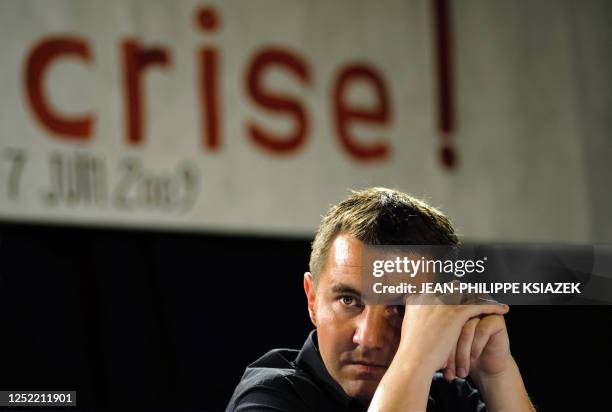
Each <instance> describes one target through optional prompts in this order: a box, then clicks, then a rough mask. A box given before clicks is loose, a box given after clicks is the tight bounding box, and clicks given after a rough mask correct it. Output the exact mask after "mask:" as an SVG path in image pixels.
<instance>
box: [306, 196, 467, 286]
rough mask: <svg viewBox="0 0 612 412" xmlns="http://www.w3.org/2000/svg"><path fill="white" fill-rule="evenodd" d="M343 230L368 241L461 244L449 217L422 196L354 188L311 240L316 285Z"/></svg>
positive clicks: (311, 263) (404, 243) (400, 243)
mask: <svg viewBox="0 0 612 412" xmlns="http://www.w3.org/2000/svg"><path fill="white" fill-rule="evenodd" d="M341 233H345V234H349V235H351V236H353V237H355V238H356V239H358V240H360V241H361V242H363V243H365V244H368V245H452V246H456V245H458V244H459V240H458V238H457V235H456V234H455V231H454V229H453V227H452V225H451V223H450V220H449V219H448V217H446V216H445V215H444V214H443V213H442V212H440V211H439V210H438V209H436V208H434V207H432V206H429V205H428V204H426V203H425V202H423V201H421V200H419V199H416V198H414V197H412V196H410V195H408V194H406V193H403V192H400V191H398V190H393V189H388V188H384V187H372V188H369V189H365V190H359V191H351V195H350V196H349V197H348V198H346V199H345V200H343V201H342V202H340V203H338V204H337V205H335V206H332V207H331V209H329V211H328V212H327V214H326V215H325V216H323V219H322V221H321V225H320V226H319V229H318V231H317V234H316V235H315V238H314V241H313V242H312V252H311V254H310V263H309V266H310V273H311V274H312V276H313V279H314V282H315V285H316V284H317V282H318V279H319V276H320V274H321V272H322V271H323V270H324V266H325V263H326V262H327V256H328V254H329V249H330V248H331V245H332V243H333V242H334V240H335V239H336V237H337V236H338V235H339V234H341Z"/></svg>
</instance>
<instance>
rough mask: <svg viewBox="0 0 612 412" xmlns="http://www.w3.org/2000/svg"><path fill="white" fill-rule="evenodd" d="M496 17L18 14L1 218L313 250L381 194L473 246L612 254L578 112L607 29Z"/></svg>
mask: <svg viewBox="0 0 612 412" xmlns="http://www.w3.org/2000/svg"><path fill="white" fill-rule="evenodd" d="M442 3H444V2H442ZM492 3H493V2H487V1H475V2H467V3H465V4H464V3H461V6H460V7H457V5H456V4H455V3H452V4H451V6H453V7H451V8H450V11H451V13H450V14H449V15H448V20H447V21H445V20H444V19H443V18H442V19H441V16H442V15H441V14H440V13H436V9H435V8H434V3H433V2H429V1H426V0H420V1H417V0H415V1H409V2H406V1H383V2H373V1H326V0H321V1H303V2H299V1H281V0H278V1H275V0H274V1H273V0H270V1H225V2H220V1H219V2H217V1H214V2H206V3H203V2H197V1H180V2H170V1H151V0H146V1H145V0H142V1H119V0H115V1H23V0H15V1H6V0H5V1H2V2H0V50H1V51H2V61H1V63H0V82H1V85H2V93H1V95H0V99H1V104H2V110H1V112H0V151H1V153H0V155H1V157H0V218H1V219H3V220H25V221H50V222H69V223H79V224H91V225H113V226H117V225H120V226H126V225H127V226H132V227H139V228H174V229H185V230H206V231H224V232H235V233H270V234H284V235H310V234H311V233H312V232H313V231H314V230H315V228H316V226H317V224H318V222H319V219H320V215H321V214H323V213H324V212H325V210H326V209H327V208H328V207H329V205H330V204H332V203H334V202H336V201H338V200H339V199H341V198H343V197H344V196H346V194H347V189H349V188H360V187H365V186H372V185H379V186H382V185H384V186H392V187H396V188H399V189H402V190H405V191H407V192H409V193H412V194H414V195H416V196H418V197H422V198H425V199H426V200H428V201H430V202H432V203H433V204H434V205H437V206H441V207H442V209H443V210H444V211H445V212H447V213H448V214H449V215H450V216H451V218H452V220H453V221H454V222H455V224H456V225H457V227H458V229H459V232H460V233H461V234H463V235H466V236H468V237H470V238H472V239H475V240H495V241H500V240H501V241H504V240H507V241H562V242H594V241H596V240H612V237H610V236H609V231H608V232H604V233H603V234H602V233H598V234H597V235H595V234H594V231H593V230H592V227H593V225H594V224H593V222H594V221H595V217H596V213H594V212H593V211H594V210H595V209H594V208H593V207H592V205H591V203H592V199H593V197H592V193H591V192H592V190H593V188H594V187H595V185H596V183H593V184H591V185H590V186H589V183H588V182H594V181H595V180H593V179H596V178H595V177H593V176H592V175H590V174H589V160H588V157H587V156H586V155H585V149H584V146H585V144H586V141H585V139H587V137H588V136H585V135H584V133H582V132H583V131H584V129H583V128H582V129H581V127H582V126H581V122H580V120H581V119H584V116H583V117H581V116H582V115H581V112H580V110H578V108H577V107H578V103H577V102H579V101H580V100H579V99H580V98H581V96H578V95H577V94H576V90H578V89H577V87H578V86H579V84H578V82H579V79H577V78H576V74H575V72H574V70H575V68H576V64H578V63H576V62H575V61H573V53H575V51H574V50H575V49H574V48H573V47H574V46H575V43H576V41H577V40H576V39H577V38H578V37H579V36H583V37H584V36H588V35H589V33H592V32H593V30H594V29H591V28H585V29H584V30H583V31H578V32H575V33H574V37H572V36H565V34H566V33H567V32H568V28H567V24H568V23H567V22H566V21H565V20H564V18H565V17H567V16H568V15H570V14H571V13H572V7H571V5H569V4H565V3H563V4H562V5H561V6H557V7H555V5H556V4H557V3H556V2H547V3H546V2H539V4H538V5H537V6H527V4H529V5H531V4H532V3H531V2H519V1H514V2H504V4H503V5H500V4H499V3H498V2H495V5H493V4H492ZM545 3H546V4H545ZM528 7H529V10H528ZM534 9H535V11H534ZM593 10H595V9H594V8H593V7H591V8H590V9H588V10H587V11H588V13H593V12H594V11H593ZM437 11H438V12H439V11H440V10H437ZM595 11H596V10H595ZM574 12H575V10H574ZM583 14H584V13H583ZM544 17H545V18H546V21H545V22H544V21H543V19H544ZM538 19H540V20H542V21H540V20H538ZM519 23H520V24H519ZM544 23H545V24H544ZM534 24H535V25H534ZM597 27H605V19H601V26H597ZM446 29H448V30H447V33H446V34H447V35H448V36H449V37H448V38H447V39H446V40H447V42H446V43H444V42H443V43H440V41H441V38H440V35H444V33H445V30H446ZM602 30H603V29H602ZM607 30H608V31H609V29H607ZM441 33H442V34H441ZM576 33H578V34H576ZM563 36H565V37H563ZM448 45H450V47H449V48H448V49H447V48H446V46H448ZM596 52H597V50H594V51H593V53H596ZM590 55H591V54H590ZM590 55H589V56H590ZM445 56H446V57H449V58H450V60H449V62H448V63H449V64H448V65H447V66H445V67H447V69H448V70H449V72H448V73H442V74H440V72H439V71H438V62H439V61H440V60H439V59H440V58H445ZM608 63H609V61H608ZM608 68H610V66H608ZM445 82H446V83H445ZM577 84H578V86H577ZM608 84H609V83H608ZM444 87H449V88H450V90H451V92H454V93H451V94H450V95H447V96H446V97H444V96H442V95H443V94H444V93H443V92H441V90H442V89H443V88H444ZM441 88H442V89H441ZM441 96H442V97H441ZM444 99H446V103H447V106H446V108H444V107H442V106H444ZM584 99H588V96H587V97H584V96H583V100H584ZM591 100H592V99H591ZM600 100H601V99H600ZM606 102H609V100H606ZM587 103H588V102H587ZM449 111H450V112H449ZM445 116H447V120H448V118H449V116H450V119H451V120H448V121H447V124H446V129H444V126H442V129H444V130H446V133H442V132H441V131H440V126H438V124H440V122H441V121H440V119H443V118H444V117H445ZM453 119H454V121H453ZM443 122H444V121H443V120H442V123H443ZM596 128H597V126H596ZM602 128H603V127H602ZM602 128H600V129H597V130H602ZM608 130H609V129H608ZM594 133H595V134H597V131H596V132H594ZM592 134H593V133H592ZM443 137H445V139H446V140H442V138H443ZM444 145H446V146H449V147H451V150H452V152H451V153H450V154H452V155H454V156H456V159H457V161H456V162H455V163H452V162H450V160H452V157H451V158H449V156H450V155H449V154H448V153H447V157H446V159H447V163H444V162H443V161H442V159H441V157H440V150H441V148H442V147H443V146H444ZM605 145H606V146H605V148H606V150H609V149H610V147H611V146H610V143H609V142H606V143H605ZM445 164H446V166H445ZM449 165H450V167H449ZM585 183H586V184H585ZM600 200H601V199H600ZM603 200H604V203H605V202H608V204H610V203H612V202H611V200H610V197H609V195H606V197H604V199H603ZM598 207H601V206H598ZM597 210H599V209H597ZM609 226H610V225H608V227H609Z"/></svg>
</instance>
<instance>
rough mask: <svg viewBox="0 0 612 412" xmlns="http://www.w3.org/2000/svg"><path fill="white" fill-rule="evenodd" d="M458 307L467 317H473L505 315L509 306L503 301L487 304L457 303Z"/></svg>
mask: <svg viewBox="0 0 612 412" xmlns="http://www.w3.org/2000/svg"><path fill="white" fill-rule="evenodd" d="M459 306H460V309H459V310H462V311H463V312H464V313H463V314H464V316H467V318H466V322H467V319H470V318H475V317H477V316H480V315H505V314H506V313H508V311H509V310H510V306H508V305H506V304H504V303H495V304H488V305H459Z"/></svg>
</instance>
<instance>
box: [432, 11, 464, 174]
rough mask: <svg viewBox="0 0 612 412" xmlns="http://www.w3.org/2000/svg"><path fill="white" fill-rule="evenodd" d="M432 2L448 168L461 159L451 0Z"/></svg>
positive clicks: (443, 146) (441, 151)
mask: <svg viewBox="0 0 612 412" xmlns="http://www.w3.org/2000/svg"><path fill="white" fill-rule="evenodd" d="M433 5H434V10H433V15H434V29H435V42H436V74H437V86H438V90H437V92H438V131H439V132H440V140H441V142H440V143H441V144H440V148H439V150H438V156H439V159H440V162H441V163H442V166H443V167H444V168H445V169H446V170H447V171H454V170H455V169H456V168H457V167H458V164H459V159H458V154H457V148H456V147H455V144H454V143H455V142H454V139H453V135H454V133H455V131H456V125H455V105H454V96H453V78H452V64H453V59H452V57H453V56H452V52H453V50H452V41H451V33H452V30H451V19H450V7H449V4H448V0H433Z"/></svg>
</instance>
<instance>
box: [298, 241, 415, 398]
mask: <svg viewBox="0 0 612 412" xmlns="http://www.w3.org/2000/svg"><path fill="white" fill-rule="evenodd" d="M361 248H362V244H361V242H360V241H358V240H357V239H355V238H354V237H352V236H350V235H344V234H340V235H339V236H338V237H336V239H335V240H334V242H333V244H332V247H331V249H330V251H329V255H328V258H327V262H326V265H325V267H324V269H323V270H322V273H321V274H320V276H319V282H318V285H317V288H316V290H315V289H314V285H313V282H312V277H311V276H310V274H306V275H305V277H304V288H305V290H306V296H307V298H308V309H309V312H310V318H311V319H312V322H313V323H314V325H315V326H316V327H317V336H318V341H319V351H320V352H321V357H322V358H323V362H324V363H325V367H326V368H327V371H328V372H329V373H330V375H331V376H332V377H333V378H334V379H335V380H336V382H338V383H339V384H340V386H342V388H343V389H344V391H345V392H346V393H347V394H348V395H349V396H352V397H354V398H357V399H359V400H361V401H362V402H365V403H369V402H370V400H371V399H372V397H373V396H374V391H375V390H376V387H377V386H378V383H379V382H380V380H381V379H382V377H383V375H384V374H385V372H386V371H387V368H388V367H389V364H390V363H391V361H392V360H393V356H394V355H395V352H396V350H397V347H398V345H399V340H400V330H401V325H402V318H403V313H402V310H401V309H402V308H398V307H395V306H384V305H364V303H363V302H362V300H361V291H360V288H361V280H360V269H361Z"/></svg>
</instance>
